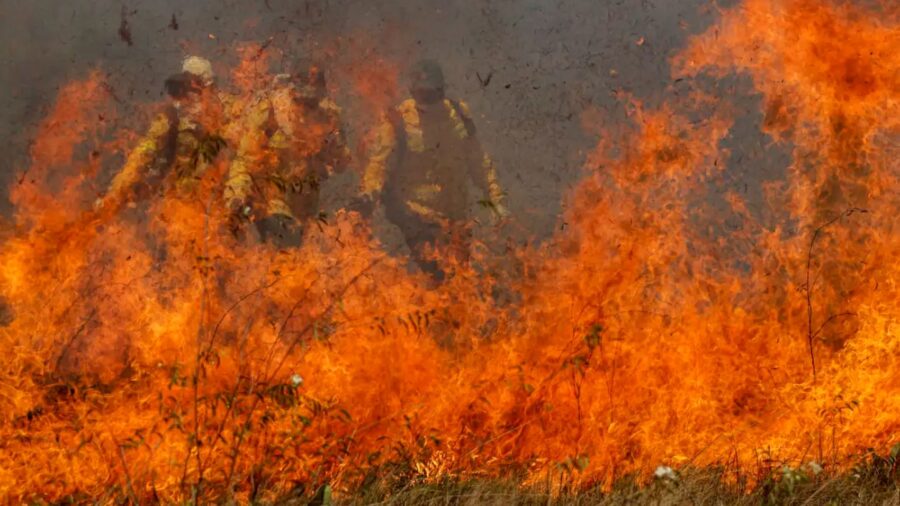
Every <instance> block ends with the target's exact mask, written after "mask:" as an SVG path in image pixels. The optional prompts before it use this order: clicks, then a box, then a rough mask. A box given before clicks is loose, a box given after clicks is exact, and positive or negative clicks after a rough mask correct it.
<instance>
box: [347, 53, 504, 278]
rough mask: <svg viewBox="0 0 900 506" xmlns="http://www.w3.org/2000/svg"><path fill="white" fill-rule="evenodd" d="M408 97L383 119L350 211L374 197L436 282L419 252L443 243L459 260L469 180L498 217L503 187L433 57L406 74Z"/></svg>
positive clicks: (467, 238)
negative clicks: (446, 88) (358, 195)
mask: <svg viewBox="0 0 900 506" xmlns="http://www.w3.org/2000/svg"><path fill="white" fill-rule="evenodd" d="M410 94H411V95H412V96H411V98H408V99H406V100H404V101H403V102H401V103H400V105H398V106H397V107H396V108H394V109H392V110H389V111H388V112H387V113H386V114H385V115H384V118H383V121H382V123H381V125H380V126H379V127H378V130H377V132H376V135H375V141H374V143H373V145H372V147H371V149H370V152H369V159H368V162H367V164H366V167H365V169H364V172H363V178H362V188H361V194H362V196H361V198H360V199H359V200H358V201H357V203H356V207H357V210H360V211H362V212H363V213H364V214H365V213H367V212H370V211H371V208H372V206H373V205H374V204H375V203H376V202H378V201H380V202H382V203H383V205H384V209H385V214H386V217H387V219H388V220H389V221H391V222H392V223H394V224H395V225H397V226H398V227H399V228H400V230H401V232H402V233H403V236H404V238H405V240H406V244H407V246H408V247H409V249H410V252H411V255H412V257H413V259H414V260H415V262H416V263H417V264H418V265H419V267H420V268H421V269H422V270H424V271H425V272H427V273H429V274H430V275H432V276H433V277H434V278H435V279H436V280H441V279H442V278H443V272H442V271H441V270H440V269H439V267H438V265H437V263H436V262H434V261H433V260H431V259H430V258H429V256H428V254H427V250H428V248H429V247H430V246H438V247H449V248H450V253H451V255H453V256H454V257H456V259H457V260H460V261H463V262H465V261H467V260H468V256H469V244H470V242H471V233H470V230H469V227H468V223H467V222H468V219H469V216H468V214H469V213H468V209H469V192H468V188H467V187H468V182H469V181H472V182H474V183H475V185H476V186H477V187H478V189H479V190H480V191H481V192H482V193H483V194H484V197H483V200H482V202H483V203H485V204H486V205H487V206H489V207H490V208H491V209H492V211H493V213H494V214H495V216H496V217H498V218H505V217H506V216H507V215H508V212H507V210H506V208H505V207H504V204H503V192H502V190H501V187H500V184H499V182H498V180H497V172H496V169H495V167H494V163H493V161H492V160H491V158H490V157H489V156H488V155H487V153H485V152H484V151H483V150H482V148H481V145H480V143H479V142H478V139H477V137H476V132H475V125H474V123H473V121H472V115H471V112H470V111H469V107H468V106H467V105H466V104H465V102H462V101H456V100H452V99H450V98H448V97H446V96H445V94H444V75H443V72H442V70H441V67H440V66H439V65H438V64H437V63H436V62H434V61H430V60H426V61H422V62H419V63H418V64H416V66H415V67H414V69H413V72H412V74H411V86H410Z"/></svg>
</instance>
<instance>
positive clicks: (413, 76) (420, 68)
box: [410, 60, 444, 92]
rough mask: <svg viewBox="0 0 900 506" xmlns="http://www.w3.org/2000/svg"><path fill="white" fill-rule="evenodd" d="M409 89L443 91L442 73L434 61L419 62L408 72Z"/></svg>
mask: <svg viewBox="0 0 900 506" xmlns="http://www.w3.org/2000/svg"><path fill="white" fill-rule="evenodd" d="M410 88H411V89H413V90H428V91H440V92H443V90H444V71H443V70H441V66H440V64H438V62H436V61H434V60H421V61H419V62H418V63H416V64H415V65H413V67H412V69H411V70H410Z"/></svg>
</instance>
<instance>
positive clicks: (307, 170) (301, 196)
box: [224, 65, 349, 247]
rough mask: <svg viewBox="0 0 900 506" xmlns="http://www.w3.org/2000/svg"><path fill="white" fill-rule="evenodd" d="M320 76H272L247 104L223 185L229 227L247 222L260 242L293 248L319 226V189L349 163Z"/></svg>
mask: <svg viewBox="0 0 900 506" xmlns="http://www.w3.org/2000/svg"><path fill="white" fill-rule="evenodd" d="M326 95H327V91H326V83H325V76H324V73H323V72H322V71H321V69H319V68H318V67H316V66H314V65H303V66H302V67H301V70H300V71H299V72H297V73H295V74H293V75H288V74H282V75H279V76H276V78H275V81H274V83H273V85H272V88H271V89H269V90H263V91H262V92H260V94H259V95H257V96H256V97H254V99H253V101H254V102H253V103H252V104H251V105H250V107H249V110H248V112H247V114H246V116H245V123H244V125H243V134H242V136H241V140H240V142H239V144H238V150H237V154H236V156H235V159H234V160H233V161H232V163H231V166H230V167H229V170H228V175H227V177H226V182H225V196H224V197H225V202H226V204H227V205H228V207H229V208H230V209H231V212H232V213H233V216H234V218H235V219H234V220H233V223H235V224H236V225H239V224H241V221H244V222H246V221H247V220H248V219H252V220H254V221H255V226H256V227H257V230H258V232H259V234H260V237H261V239H263V240H264V241H268V242H271V243H273V244H275V245H277V246H280V247H291V246H298V245H299V244H300V241H301V238H302V235H303V231H304V228H306V226H307V225H308V224H309V223H310V222H311V221H312V220H316V219H318V218H319V216H320V213H321V209H320V207H319V193H320V187H321V185H322V183H323V182H324V181H325V180H326V179H328V178H329V177H330V176H331V175H332V174H334V173H335V172H340V171H342V170H344V168H345V167H346V165H347V163H348V160H349V150H348V149H347V146H346V143H345V140H344V135H343V131H342V129H341V125H340V110H339V108H338V107H337V105H335V103H334V102H333V101H331V99H329V98H328V97H327V96H326Z"/></svg>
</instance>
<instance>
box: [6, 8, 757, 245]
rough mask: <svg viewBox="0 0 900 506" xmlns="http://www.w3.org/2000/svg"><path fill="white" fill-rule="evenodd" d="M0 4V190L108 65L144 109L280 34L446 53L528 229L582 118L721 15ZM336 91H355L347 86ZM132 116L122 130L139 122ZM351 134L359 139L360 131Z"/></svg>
mask: <svg viewBox="0 0 900 506" xmlns="http://www.w3.org/2000/svg"><path fill="white" fill-rule="evenodd" d="M0 10H2V11H3V12H2V16H0V19H2V21H0V23H2V24H3V25H4V29H3V30H0V33H2V34H3V35H0V38H2V44H0V47H2V48H3V49H0V55H2V62H3V63H2V68H3V69H4V72H2V73H0V90H3V93H0V137H2V138H4V139H7V144H8V149H7V150H6V152H7V153H8V154H7V156H5V157H3V158H2V160H0V174H2V178H0V183H4V186H7V185H8V184H10V183H12V182H14V178H13V174H16V173H18V172H19V171H21V169H22V168H23V167H25V166H26V165H27V161H28V160H27V152H28V150H27V145H28V142H29V140H31V139H32V138H33V134H34V125H35V123H36V122H37V121H38V120H39V119H40V118H41V117H42V116H43V114H44V113H45V112H46V108H47V107H48V106H49V104H50V103H51V102H52V98H53V97H54V96H55V93H56V91H57V90H58V88H59V87H60V86H61V85H62V84H64V83H66V82H67V81H69V80H71V79H75V78H80V77H83V76H85V75H86V74H87V73H88V72H89V71H90V70H91V69H94V68H99V69H101V71H102V72H105V73H106V74H108V77H107V81H108V82H109V83H110V84H111V87H112V91H113V93H114V96H115V98H116V100H117V101H118V104H117V106H118V108H119V110H120V111H121V112H122V114H121V117H122V118H138V117H139V116H137V115H133V114H128V112H129V110H132V109H130V108H136V107H137V106H139V105H141V104H143V103H146V102H148V101H153V100H157V99H159V98H160V96H161V94H162V83H163V80H164V79H165V78H166V77H167V76H168V75H169V74H171V73H172V72H173V71H175V70H176V69H177V66H178V63H179V61H180V60H181V58H182V57H183V56H184V55H185V54H187V53H199V54H201V55H204V56H206V57H208V58H209V59H211V60H212V61H213V62H214V63H215V64H216V67H217V69H218V70H220V72H222V73H225V72H227V69H228V68H229V66H230V65H231V64H233V63H234V61H235V59H236V53H235V50H234V49H235V47H234V46H235V44H236V43H239V42H247V41H255V42H259V43H265V42H267V41H269V40H270V38H271V41H270V42H269V47H270V48H271V49H272V50H273V51H278V52H279V53H280V57H279V58H278V59H276V60H277V63H276V64H280V65H289V64H290V61H291V60H292V59H293V58H299V57H304V56H307V55H322V54H324V53H325V52H328V57H329V61H331V62H332V63H334V64H336V65H345V66H346V65H352V64H353V63H354V61H355V59H357V60H358V59H359V58H361V57H363V56H366V57H367V56H369V55H361V54H354V53H359V52H360V51H362V50H368V51H370V53H371V55H378V56H379V57H382V58H384V59H385V60H386V61H391V62H409V61H411V60H414V59H416V58H419V57H429V58H435V59H437V60H439V61H441V62H442V64H443V65H444V68H445V73H446V75H447V80H448V84H449V91H450V93H451V94H452V95H453V96H455V97H457V98H461V99H464V100H466V101H467V102H469V104H470V105H471V106H472V109H473V111H474V112H475V115H476V123H477V127H478V129H479V136H480V137H481V139H482V142H483V143H484V145H485V146H486V148H487V149H488V150H489V151H490V152H491V154H492V155H493V157H494V158H495V159H496V161H497V162H498V167H499V172H500V178H501V182H502V183H503V184H504V186H505V187H506V189H507V191H508V192H509V202H510V205H511V209H512V211H513V212H514V213H515V214H516V215H517V216H518V217H519V218H520V221H521V222H522V223H527V224H528V225H527V229H526V230H524V231H523V232H524V235H534V236H538V237H542V236H546V235H547V234H549V233H550V232H551V231H552V230H553V228H554V227H555V226H557V225H559V223H558V216H559V214H560V211H561V209H560V207H561V204H560V202H561V201H562V199H561V197H562V196H563V195H564V194H565V192H566V190H567V188H569V187H570V186H571V185H572V184H573V183H575V182H576V181H577V180H578V179H579V178H580V176H581V171H582V166H583V163H584V152H585V151H587V150H590V149H591V147H592V146H593V145H594V143H595V139H593V138H592V134H591V133H590V132H586V131H585V130H584V128H583V123H584V121H583V115H584V113H585V111H602V112H603V116H605V117H615V116H616V115H620V114H621V112H620V111H619V109H620V107H619V106H618V105H617V99H616V97H615V96H614V91H616V90H624V91H626V92H628V93H630V94H633V95H634V96H636V97H638V98H641V99H643V100H645V101H647V103H648V104H653V103H656V102H657V101H659V100H660V99H661V96H662V94H663V92H664V91H665V90H666V88H667V87H670V86H672V84H673V83H672V79H671V78H670V72H669V63H668V57H669V56H670V55H671V54H672V52H673V51H674V50H676V49H678V48H679V47H682V46H683V44H684V41H685V39H686V37H688V36H689V35H691V34H694V33H699V32H701V31H703V30H704V29H705V28H706V27H707V26H708V25H709V24H710V23H711V22H712V21H713V20H714V19H715V16H716V11H715V9H714V8H712V7H711V6H710V5H708V4H707V2H705V1H700V0H682V1H678V2H659V1H656V2H651V1H648V0H625V1H620V2H605V3H603V4H598V3H597V2H595V1H592V0H565V1H560V2H543V1H511V0H505V1H499V2H498V1H487V0H475V1H473V0H454V1H448V2H414V1H401V2H397V1H393V0H375V1H371V0H305V1H302V0H196V1H191V2H179V1H174V0H154V1H143V2H141V1H135V0H131V1H125V2H122V1H120V0H90V1H88V0H81V1H76V2H66V3H64V4H60V3H59V2H57V1H55V0H34V1H29V2H24V3H18V2H17V3H16V4H15V6H14V5H13V2H12V1H11V0H0ZM223 77H224V76H223ZM330 84H331V86H332V87H333V88H336V91H338V92H339V93H338V94H339V96H343V97H346V96H347V95H348V93H346V92H347V91H348V88H349V86H350V83H346V82H332V83H330ZM342 91H343V92H344V93H343V94H341V93H340V92H342ZM341 105H344V106H346V105H347V104H341ZM748 109H754V108H753V107H748ZM133 121H134V122H135V124H133V125H125V126H128V127H132V128H136V129H140V128H142V125H140V124H137V119H135V120H133ZM354 127H355V125H353V124H350V125H349V130H350V134H351V142H357V141H358V139H359V133H360V132H359V131H358V129H354ZM751 130H752V129H751ZM752 135H753V132H749V133H748V136H752ZM354 137H355V138H354ZM748 172H751V171H748ZM738 179H740V177H739V178H738ZM351 184H352V182H344V185H343V186H340V187H338V188H337V189H336V190H334V191H336V192H338V193H342V192H345V191H346V188H348V187H349V186H350V185H351ZM734 184H735V185H736V186H740V185H741V184H742V182H737V183H734ZM334 191H332V193H334ZM2 201H3V202H2V207H0V210H2V211H3V214H8V212H9V207H8V204H7V202H6V199H5V198H4V199H2Z"/></svg>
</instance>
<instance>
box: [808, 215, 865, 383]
mask: <svg viewBox="0 0 900 506" xmlns="http://www.w3.org/2000/svg"><path fill="white" fill-rule="evenodd" d="M857 212H859V213H867V212H869V211H868V210H867V209H862V208H859V207H851V208H849V209H847V210H846V211H844V212H842V213H840V214H838V215H837V216H835V217H834V218H832V219H831V220H829V221H828V222H827V223H825V224H824V225H821V226H819V227H818V228H817V229H815V230H814V231H813V236H812V239H811V240H810V241H809V249H808V250H807V252H806V344H807V346H808V347H809V360H810V363H811V364H812V373H813V383H816V380H817V373H816V352H815V338H816V335H817V334H818V332H819V331H818V330H817V331H816V332H813V329H812V328H813V303H812V285H811V284H810V272H811V271H812V258H813V248H814V247H815V245H816V239H818V238H819V234H821V233H822V232H823V231H824V230H825V229H826V228H828V227H830V226H831V225H833V224H835V223H837V222H838V221H839V220H840V219H841V218H843V217H845V216H850V215H852V214H853V213H857ZM826 323H827V322H826ZM823 325H824V324H823ZM819 330H821V329H819Z"/></svg>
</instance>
